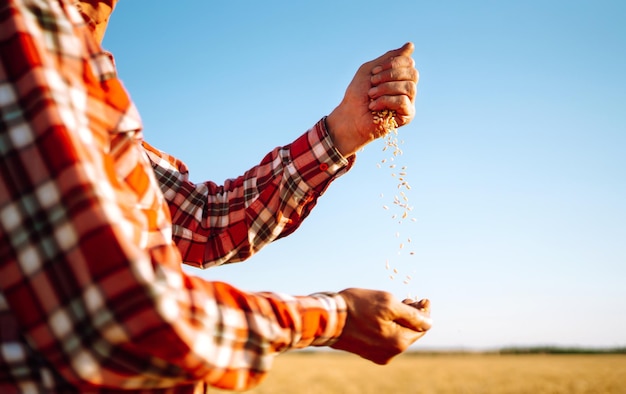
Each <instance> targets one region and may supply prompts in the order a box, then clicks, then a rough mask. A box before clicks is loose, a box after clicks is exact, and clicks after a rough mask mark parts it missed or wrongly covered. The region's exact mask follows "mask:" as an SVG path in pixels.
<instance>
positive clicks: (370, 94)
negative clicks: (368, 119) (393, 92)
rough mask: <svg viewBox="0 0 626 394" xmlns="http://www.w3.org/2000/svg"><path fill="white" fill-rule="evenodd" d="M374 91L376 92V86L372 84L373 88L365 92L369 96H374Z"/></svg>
mask: <svg viewBox="0 0 626 394" xmlns="http://www.w3.org/2000/svg"><path fill="white" fill-rule="evenodd" d="M376 93H378V88H377V87H376V86H374V87H373V88H371V89H370V90H369V91H368V92H367V95H368V96H370V97H374V96H376Z"/></svg>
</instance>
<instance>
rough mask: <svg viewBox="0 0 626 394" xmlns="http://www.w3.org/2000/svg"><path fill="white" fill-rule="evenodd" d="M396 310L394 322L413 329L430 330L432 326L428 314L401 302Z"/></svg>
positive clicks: (419, 330)
mask: <svg viewBox="0 0 626 394" xmlns="http://www.w3.org/2000/svg"><path fill="white" fill-rule="evenodd" d="M396 312H397V315H396V318H395V319H394V322H396V323H397V324H399V325H401V326H403V327H406V328H408V329H411V330H413V331H418V332H424V331H428V330H429V329H430V327H431V326H432V320H431V318H430V316H429V315H428V314H426V313H425V312H423V311H421V310H419V309H416V308H414V307H412V306H409V305H407V304H404V303H399V304H398V308H397V310H396Z"/></svg>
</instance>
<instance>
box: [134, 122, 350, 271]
mask: <svg viewBox="0 0 626 394" xmlns="http://www.w3.org/2000/svg"><path fill="white" fill-rule="evenodd" d="M144 147H145V149H146V151H147V152H148V156H149V158H150V160H151V161H152V165H153V168H154V171H155V174H156V177H157V179H158V180H159V184H160V186H161V190H162V192H163V194H164V195H165V197H166V199H167V201H168V204H169V207H170V211H171V214H172V221H173V224H174V239H175V241H176V244H177V246H178V247H179V249H180V250H181V253H182V255H183V259H184V261H185V262H186V263H188V264H192V265H195V266H200V267H209V266H213V265H219V264H223V263H227V262H236V261H242V260H245V259H246V258H248V257H250V256H251V255H253V254H254V253H256V252H257V251H258V250H259V249H261V248H262V247H264V246H265V245H267V244H269V243H271V242H273V241H274V240H276V239H278V238H281V237H284V236H286V235H288V234H290V233H291V232H293V231H294V230H295V229H296V228H298V226H300V224H301V223H302V221H303V220H304V218H306V216H307V215H308V214H309V212H310V211H311V209H312V208H313V207H314V206H315V204H316V202H317V199H318V198H319V197H320V196H321V195H322V194H323V192H324V191H325V190H326V188H327V187H328V186H329V184H330V183H331V182H332V181H333V180H335V179H336V178H337V177H339V176H340V175H342V174H343V173H345V172H346V171H347V170H348V169H349V168H350V166H351V165H352V163H353V160H354V158H353V157H351V158H350V159H345V158H344V157H343V156H341V154H340V153H339V152H338V151H337V150H336V148H335V146H334V144H333V142H332V140H331V138H330V136H329V135H328V133H327V131H326V127H325V124H324V121H323V120H322V121H320V122H318V123H317V124H316V125H315V126H314V127H313V128H311V129H310V130H309V131H307V132H306V133H305V134H303V135H302V136H301V137H299V138H298V139H296V140H295V141H294V142H293V143H291V144H289V145H286V146H284V147H280V148H276V149H274V150H273V151H272V152H270V153H269V154H268V155H266V156H265V157H264V158H263V160H262V161H261V162H260V163H259V165H258V166H256V167H254V168H253V169H251V170H249V171H247V172H246V173H245V174H244V175H242V176H240V177H238V178H236V179H230V180H227V181H226V182H224V184H223V185H218V184H215V183H213V182H204V183H199V184H194V183H192V182H190V181H189V177H188V171H187V168H186V167H185V165H184V164H183V163H182V162H180V161H179V160H177V159H175V158H173V157H170V156H168V155H167V154H165V153H163V152H160V151H158V150H156V149H154V148H152V147H150V146H149V145H148V144H145V143H144Z"/></svg>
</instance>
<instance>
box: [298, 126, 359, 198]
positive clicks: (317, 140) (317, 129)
mask: <svg viewBox="0 0 626 394" xmlns="http://www.w3.org/2000/svg"><path fill="white" fill-rule="evenodd" d="M290 153H291V159H292V162H293V165H294V166H295V168H296V170H297V171H298V173H299V174H300V177H301V178H302V179H303V180H304V181H305V182H306V183H307V185H309V186H310V187H311V188H312V189H313V190H315V191H316V192H317V193H318V194H319V195H321V194H322V193H323V192H324V190H325V189H326V188H327V187H328V184H329V183H330V181H332V180H333V179H335V178H338V177H339V176H341V175H343V174H345V173H346V172H347V171H349V170H350V168H352V166H353V164H354V162H355V160H356V156H355V155H352V156H350V157H347V158H346V157H344V156H343V155H342V154H341V153H340V152H339V151H338V150H337V148H336V147H335V145H334V143H333V141H332V139H331V138H330V135H329V134H328V130H327V129H326V118H325V117H324V118H322V119H321V120H320V121H318V122H317V123H316V124H315V126H313V127H312V128H311V129H310V130H309V131H307V132H306V133H304V134H303V135H302V136H301V137H299V138H298V139H297V140H295V141H294V142H293V143H292V144H291V146H290Z"/></svg>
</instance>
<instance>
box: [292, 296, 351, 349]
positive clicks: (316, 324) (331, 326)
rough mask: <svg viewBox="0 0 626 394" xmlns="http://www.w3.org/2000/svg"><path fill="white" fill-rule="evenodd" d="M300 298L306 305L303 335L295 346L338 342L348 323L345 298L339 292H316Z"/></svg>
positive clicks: (303, 318) (303, 314)
mask: <svg viewBox="0 0 626 394" xmlns="http://www.w3.org/2000/svg"><path fill="white" fill-rule="evenodd" d="M298 298H300V302H301V303H302V304H304V305H306V306H305V307H304V310H303V311H302V335H301V338H300V340H299V341H298V343H297V344H296V346H295V347H296V348H304V347H308V346H331V345H332V344H334V343H335V342H337V340H338V339H339V337H340V336H341V333H342V332H343V328H344V327H345V325H346V317H347V311H346V309H347V308H346V301H345V300H344V298H343V297H342V296H341V295H339V294H338V293H315V294H311V295H310V296H308V297H298ZM320 312H322V313H320Z"/></svg>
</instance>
